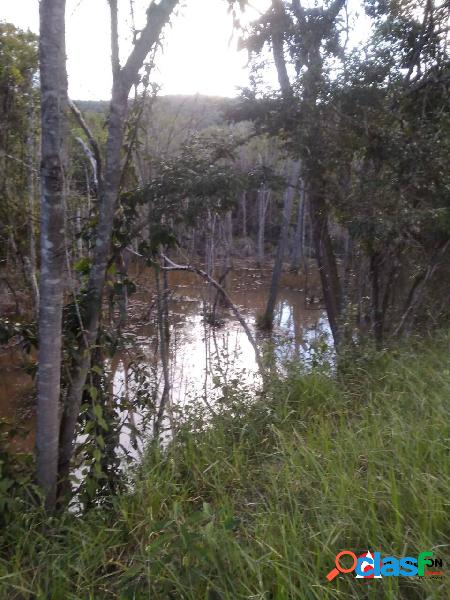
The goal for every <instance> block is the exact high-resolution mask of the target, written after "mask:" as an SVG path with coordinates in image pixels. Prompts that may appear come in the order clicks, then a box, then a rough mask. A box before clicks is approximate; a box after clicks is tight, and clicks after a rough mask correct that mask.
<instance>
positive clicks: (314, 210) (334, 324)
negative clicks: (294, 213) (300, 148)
mask: <svg viewBox="0 0 450 600" xmlns="http://www.w3.org/2000/svg"><path fill="white" fill-rule="evenodd" d="M310 210H311V221H312V229H313V239H314V247H315V252H316V260H317V264H318V267H319V273H320V279H321V282H322V290H323V295H324V300H325V306H326V310H327V316H328V322H329V324H330V329H331V333H332V335H333V340H334V344H335V347H336V349H337V348H339V346H340V343H341V332H340V320H341V312H342V292H341V284H340V280H339V272H338V268H337V263H336V256H335V254H334V250H333V244H332V241H331V236H330V231H329V228H328V209H327V206H326V203H325V200H324V199H323V195H322V194H321V193H320V186H319V185H318V184H317V182H316V187H315V191H314V193H313V192H311V194H310Z"/></svg>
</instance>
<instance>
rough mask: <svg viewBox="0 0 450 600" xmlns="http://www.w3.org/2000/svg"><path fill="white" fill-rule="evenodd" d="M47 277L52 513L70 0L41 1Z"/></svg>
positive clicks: (47, 467)
mask: <svg viewBox="0 0 450 600" xmlns="http://www.w3.org/2000/svg"><path fill="white" fill-rule="evenodd" d="M39 12H40V40H39V57H40V84H41V128H42V135H41V139H42V141H41V144H42V161H41V181H42V184H41V185H42V191H41V276H40V290H39V291H40V309H39V367H38V384H37V426H36V451H37V481H38V484H39V486H40V488H41V489H42V491H43V493H44V496H45V506H46V508H47V510H49V511H52V510H53V509H54V507H55V502H56V489H57V474H58V446H59V444H58V442H59V412H60V411H59V401H60V383H61V369H60V364H61V344H62V342H61V340H62V306H63V275H64V260H65V251H64V239H65V235H64V208H65V193H64V189H65V177H64V175H65V168H66V162H65V161H66V152H65V138H66V135H65V111H66V106H67V74H66V52H65V0H41V3H40V10H39Z"/></svg>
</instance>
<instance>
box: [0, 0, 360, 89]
mask: <svg viewBox="0 0 450 600" xmlns="http://www.w3.org/2000/svg"><path fill="white" fill-rule="evenodd" d="M354 1H356V0H354ZM251 4H252V5H253V7H254V9H253V10H250V11H249V12H248V14H247V17H246V18H247V19H249V20H251V19H252V18H254V17H255V16H257V14H258V11H263V10H265V9H266V8H267V6H268V5H269V4H270V0H252V3H251ZM133 5H134V12H135V16H136V27H137V28H139V27H140V26H142V23H143V22H144V20H145V7H146V6H148V0H133ZM177 12H178V14H177V16H176V17H175V18H173V19H172V23H173V24H172V26H171V27H170V28H166V35H165V41H164V51H163V53H160V55H159V57H158V61H157V67H158V72H157V73H154V74H153V77H152V79H153V80H157V81H158V83H160V84H161V85H162V92H161V93H162V94H196V93H200V94H209V95H218V96H235V95H237V87H238V86H245V85H247V84H248V72H247V69H246V68H245V66H246V63H247V54H246V52H245V51H242V52H238V51H237V42H238V37H237V35H236V34H235V33H233V26H232V25H233V24H232V18H231V15H229V14H228V13H227V3H226V2H225V0H183V1H182V2H181V8H180V9H178V11H177ZM119 13H120V24H121V31H120V37H121V55H122V56H123V58H125V57H126V55H127V53H128V51H129V48H130V45H131V30H132V27H131V26H132V23H131V17H130V0H119ZM0 20H4V21H8V22H11V23H14V24H15V25H16V26H18V27H21V28H22V29H28V28H29V29H31V30H32V31H34V32H36V33H38V30H39V2H38V0H0ZM109 35H110V29H109V10H108V4H107V0H67V11H66V38H67V55H68V64H67V68H68V73H69V94H70V96H71V97H72V98H73V99H76V100H85V99H92V100H100V99H108V98H109V96H110V89H111V63H110V51H109V48H110V38H109Z"/></svg>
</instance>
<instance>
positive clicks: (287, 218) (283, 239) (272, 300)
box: [263, 161, 300, 327]
mask: <svg viewBox="0 0 450 600" xmlns="http://www.w3.org/2000/svg"><path fill="white" fill-rule="evenodd" d="M299 176H300V161H296V162H295V163H294V164H293V165H292V167H291V173H290V175H289V179H288V184H287V188H286V190H285V192H284V198H283V218H282V222H281V229H280V238H279V240H278V247H277V254H276V257H275V264H274V267H273V272H272V281H271V283H270V290H269V298H268V300H267V306H266V311H265V313H264V320H263V323H264V326H266V327H271V326H272V322H273V313H274V310H275V304H276V301H277V295H278V287H279V284H280V278H281V272H282V270H283V260H284V257H285V254H286V248H287V242H288V237H289V225H290V222H291V213H292V202H293V200H294V197H295V194H296V191H297V184H298V178H299Z"/></svg>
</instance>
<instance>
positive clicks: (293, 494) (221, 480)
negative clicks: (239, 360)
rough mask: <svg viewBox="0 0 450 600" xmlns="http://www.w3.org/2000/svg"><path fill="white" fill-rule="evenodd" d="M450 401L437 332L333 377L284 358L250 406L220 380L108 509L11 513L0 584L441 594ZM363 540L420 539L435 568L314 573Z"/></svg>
mask: <svg viewBox="0 0 450 600" xmlns="http://www.w3.org/2000/svg"><path fill="white" fill-rule="evenodd" d="M449 398H450V372H449V360H448V346H447V343H446V341H445V340H438V341H436V340H435V341H434V342H433V344H423V345H421V346H420V347H419V348H416V349H415V350H412V349H409V350H404V351H401V352H392V353H386V354H383V355H378V356H376V357H373V358H372V359H371V360H366V362H365V363H362V362H359V363H358V362H355V363H353V364H352V365H351V367H350V368H348V369H347V370H346V372H345V374H340V375H339V376H337V377H332V376H330V375H327V374H326V373H321V372H319V371H317V372H312V373H309V374H304V373H300V372H295V371H292V372H291V373H290V374H289V376H288V377H287V378H286V379H285V380H276V381H273V384H272V389H271V390H270V393H269V394H268V397H267V398H264V400H257V401H256V402H253V403H249V402H248V401H247V398H245V397H242V394H240V393H239V391H234V392H232V393H230V394H229V395H228V397H227V402H226V407H227V408H226V409H225V408H224V411H223V413H222V414H221V415H220V416H218V417H217V418H214V419H213V422H212V423H211V426H210V427H209V428H207V429H206V430H204V431H203V432H196V433H192V432H189V431H188V429H187V428H186V430H185V431H183V432H182V433H181V434H180V435H179V436H178V438H177V440H176V442H175V443H173V444H172V446H171V447H170V448H169V450H168V452H167V453H166V454H164V455H161V454H158V453H157V452H156V451H151V452H149V454H148V456H147V458H146V460H145V462H144V464H143V465H142V467H141V469H140V475H139V477H138V481H137V484H136V486H135V489H134V490H133V492H132V493H130V494H129V495H125V496H121V497H116V498H114V499H112V507H111V508H109V509H108V510H106V509H104V508H103V509H102V508H96V509H92V510H91V511H89V512H88V513H87V514H85V515H84V516H83V517H78V518H77V517H75V516H73V515H65V516H63V517H60V518H58V519H53V520H45V519H44V518H43V517H42V516H40V515H39V514H37V513H26V512H23V513H22V514H21V515H18V516H17V518H16V519H14V520H13V521H12V522H11V523H10V525H9V526H8V528H7V529H6V531H5V532H4V534H3V539H2V552H1V560H0V597H1V598H2V599H3V598H8V599H14V598H17V599H19V598H20V599H21V600H22V599H28V598H37V599H44V598H45V599H46V600H47V599H52V600H59V599H61V600H69V599H74V600H75V599H81V600H87V599H95V600H97V599H101V598H120V599H123V600H126V599H133V598H136V599H141V598H152V599H164V600H165V599H189V600H203V599H205V600H219V599H223V600H225V599H226V600H238V599H253V600H255V599H261V600H265V599H267V600H269V599H275V600H287V599H294V598H295V599H296V598H298V599H301V600H308V599H311V600H312V599H318V600H319V599H320V600H331V599H333V600H334V599H336V600H337V599H344V598H358V599H359V598H367V599H369V600H370V599H372V598H373V599H377V600H378V599H379V600H381V599H383V600H384V599H387V600H390V599H392V600H394V599H395V600H398V599H405V600H414V599H416V598H417V599H419V598H420V599H424V600H425V599H434V598H436V599H438V598H439V599H443V598H445V597H448V596H446V594H447V593H448V583H449V582H448V576H449V569H448V566H449V561H448V550H449V547H448V543H449V539H450V536H449V534H450V527H449V521H448V500H449V489H450V486H449V478H450V475H449V468H448V467H449V463H448V444H447V442H448V433H449V428H448V404H449ZM446 513H447V514H446ZM446 544H447V545H446ZM367 548H371V549H375V550H379V551H381V552H382V554H384V555H390V554H392V555H394V556H406V555H409V556H417V554H418V553H419V552H421V551H425V550H433V551H434V552H435V556H437V557H440V558H443V560H444V572H446V575H445V577H444V579H443V580H433V579H430V578H423V579H419V578H408V577H399V578H396V577H385V578H383V579H382V580H372V581H363V580H358V579H354V577H353V575H342V576H340V577H338V578H337V579H335V580H334V581H333V582H332V583H328V582H327V581H326V574H327V573H328V572H329V571H330V570H331V569H332V568H333V566H334V564H333V563H334V556H335V554H336V553H337V552H339V551H340V550H342V549H349V550H353V551H361V552H362V551H363V550H365V549H367Z"/></svg>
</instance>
